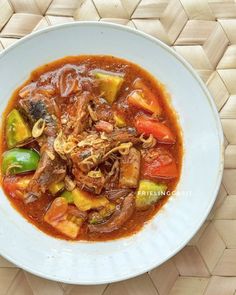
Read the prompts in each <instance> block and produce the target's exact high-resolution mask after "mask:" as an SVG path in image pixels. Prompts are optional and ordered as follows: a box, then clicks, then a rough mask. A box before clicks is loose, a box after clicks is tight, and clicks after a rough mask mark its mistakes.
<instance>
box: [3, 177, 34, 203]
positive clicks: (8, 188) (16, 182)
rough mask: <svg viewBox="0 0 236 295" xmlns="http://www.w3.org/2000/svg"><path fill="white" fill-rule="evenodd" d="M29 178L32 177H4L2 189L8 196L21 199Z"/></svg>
mask: <svg viewBox="0 0 236 295" xmlns="http://www.w3.org/2000/svg"><path fill="white" fill-rule="evenodd" d="M31 178H32V175H25V176H7V177H4V180H3V188H4V190H5V192H6V194H7V195H8V196H11V197H12V198H16V199H23V198H24V191H25V189H26V188H27V186H28V184H29V182H30V180H31Z"/></svg>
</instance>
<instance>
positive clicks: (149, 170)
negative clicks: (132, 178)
mask: <svg viewBox="0 0 236 295" xmlns="http://www.w3.org/2000/svg"><path fill="white" fill-rule="evenodd" d="M142 174H143V176H144V177H148V178H165V179H172V178H175V177H178V169H177V165H176V162H175V159H174V157H173V156H172V155H171V153H169V152H168V151H166V150H165V149H163V148H154V149H151V150H149V151H147V153H146V155H144V156H143V159H142Z"/></svg>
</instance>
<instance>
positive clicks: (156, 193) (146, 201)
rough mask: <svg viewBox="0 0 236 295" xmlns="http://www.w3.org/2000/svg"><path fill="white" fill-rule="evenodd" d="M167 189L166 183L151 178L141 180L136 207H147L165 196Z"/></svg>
mask: <svg viewBox="0 0 236 295" xmlns="http://www.w3.org/2000/svg"><path fill="white" fill-rule="evenodd" d="M166 189H167V185H166V184H163V183H155V182H153V181H150V180H140V182H139V187H138V191H137V193H136V197H135V204H136V207H137V208H138V209H147V208H148V207H149V206H151V205H152V204H154V203H156V202H157V201H159V200H160V199H161V198H162V197H164V195H165V191H166Z"/></svg>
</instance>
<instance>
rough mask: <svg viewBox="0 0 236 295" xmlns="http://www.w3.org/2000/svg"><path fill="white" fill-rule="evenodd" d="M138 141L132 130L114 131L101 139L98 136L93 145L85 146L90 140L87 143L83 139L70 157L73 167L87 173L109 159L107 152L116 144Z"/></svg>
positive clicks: (86, 140)
mask: <svg viewBox="0 0 236 295" xmlns="http://www.w3.org/2000/svg"><path fill="white" fill-rule="evenodd" d="M88 136H90V135H88ZM88 136H87V137H88ZM138 140H139V139H138V138H137V137H136V131H135V129H133V128H122V129H117V130H114V131H113V132H112V133H110V134H107V135H106V138H102V137H101V135H100V137H99V138H96V139H95V138H94V142H93V144H87V143H88V142H90V140H89V141H88V139H87V138H85V139H84V140H83V142H80V144H79V145H80V146H81V147H80V148H79V149H77V151H76V152H75V153H73V154H72V155H71V159H72V162H73V164H74V167H76V168H78V169H80V170H81V171H83V172H85V173H88V172H89V171H90V170H92V169H93V168H95V167H97V166H98V165H99V164H101V163H103V162H104V161H105V160H106V159H107V158H109V156H110V154H109V152H110V151H111V150H112V149H113V148H115V147H117V146H118V144H120V143H126V142H131V143H136V142H137V141H138ZM86 142H87V143H86ZM83 143H84V144H83Z"/></svg>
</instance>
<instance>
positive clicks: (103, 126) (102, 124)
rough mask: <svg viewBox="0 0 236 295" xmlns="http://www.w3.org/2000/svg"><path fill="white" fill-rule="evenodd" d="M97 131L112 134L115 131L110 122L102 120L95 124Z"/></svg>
mask: <svg viewBox="0 0 236 295" xmlns="http://www.w3.org/2000/svg"><path fill="white" fill-rule="evenodd" d="M95 129H96V130H97V131H103V132H106V133H111V132H112V131H113V125H112V124H111V123H109V122H106V121H103V120H100V121H98V122H97V123H96V124H95Z"/></svg>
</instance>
